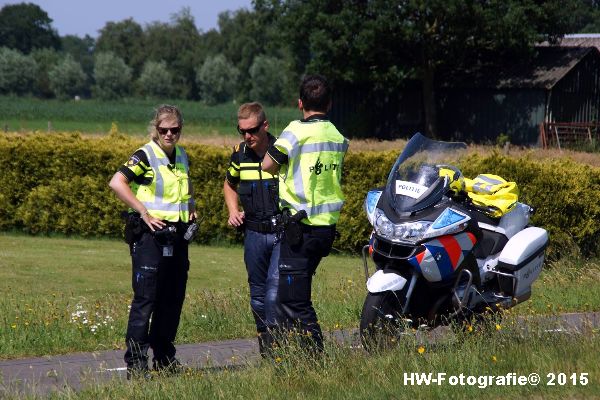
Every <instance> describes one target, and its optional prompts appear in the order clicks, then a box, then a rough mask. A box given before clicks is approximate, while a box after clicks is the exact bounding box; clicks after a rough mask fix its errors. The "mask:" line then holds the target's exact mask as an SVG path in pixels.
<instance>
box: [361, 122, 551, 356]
mask: <svg viewBox="0 0 600 400" xmlns="http://www.w3.org/2000/svg"><path fill="white" fill-rule="evenodd" d="M465 150H466V144H465V143H458V142H455V143H449V142H441V141H434V140H430V139H428V138H426V137H424V136H423V135H421V134H419V133H417V134H415V135H414V136H413V137H412V138H411V139H410V140H409V141H408V143H407V144H406V147H405V148H404V150H403V151H402V153H401V154H400V156H399V157H398V159H397V160H396V162H395V164H394V166H393V167H392V169H391V171H390V174H389V176H388V179H387V184H386V186H385V187H383V188H380V189H374V190H371V191H369V192H368V194H367V197H366V199H365V203H364V208H365V211H366V213H367V217H368V219H369V222H370V223H371V225H372V226H373V232H372V234H371V237H370V240H369V244H368V245H366V246H365V247H364V248H363V263H364V268H365V275H366V278H367V290H368V293H367V296H366V299H365V301H364V305H363V309H362V314H361V319H360V336H361V341H362V343H363V345H364V346H365V348H367V349H371V348H374V347H382V345H384V344H388V345H389V344H391V343H392V342H395V341H397V340H398V339H399V337H400V336H401V335H402V334H403V332H404V331H405V330H406V328H407V327H412V328H418V327H422V326H426V327H429V328H433V327H436V326H439V325H444V324H452V325H453V326H457V323H462V324H464V322H465V321H470V320H471V319H473V318H476V317H478V316H479V317H481V316H482V315H484V314H485V313H488V312H492V313H494V312H496V313H497V312H498V311H499V310H500V309H507V308H510V307H513V306H515V305H516V304H518V303H520V302H522V301H525V300H527V299H528V298H529V297H530V295H531V285H532V283H533V282H534V281H535V280H536V279H537V278H538V276H539V274H540V271H541V269H542V264H543V262H544V254H545V249H546V247H547V245H548V234H547V232H546V230H544V229H542V228H539V227H534V226H530V225H529V218H530V215H531V214H532V213H533V209H532V208H531V207H530V206H528V205H526V204H523V203H520V202H518V201H513V202H512V203H511V204H510V206H509V207H507V208H508V209H507V210H506V212H504V213H503V215H501V216H500V215H499V213H498V212H497V211H498V210H497V209H495V207H494V206H493V204H488V205H487V206H486V205H482V204H480V203H477V202H475V201H473V200H472V198H471V197H470V196H469V195H468V193H467V192H466V191H465V186H464V181H465V180H464V177H463V176H462V174H461V171H460V170H459V169H458V168H456V167H454V166H453V165H452V164H451V160H457V159H458V157H460V155H461V154H463V153H464V152H465ZM492 199H493V196H492ZM492 203H493V202H492ZM368 258H370V259H371V260H372V262H373V263H374V264H375V266H376V271H375V273H373V274H372V275H371V276H370V277H369V268H368ZM458 326H459V325H458Z"/></svg>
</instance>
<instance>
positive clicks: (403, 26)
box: [278, 0, 577, 136]
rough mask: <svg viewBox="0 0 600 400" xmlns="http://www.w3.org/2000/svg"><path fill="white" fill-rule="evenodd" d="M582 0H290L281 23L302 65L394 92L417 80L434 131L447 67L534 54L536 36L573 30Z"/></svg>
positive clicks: (429, 128)
mask: <svg viewBox="0 0 600 400" xmlns="http://www.w3.org/2000/svg"><path fill="white" fill-rule="evenodd" d="M576 2H577V0H560V1H559V0H549V1H536V0H487V1H464V0H395V1H390V0H370V1H356V0H337V1H332V0H307V1H300V0H287V1H283V2H282V4H283V6H284V10H283V12H282V18H280V19H279V23H278V26H279V29H280V30H281V31H282V33H283V35H284V37H286V38H287V42H288V43H290V46H291V47H292V50H293V51H292V54H293V56H294V59H295V61H296V62H295V65H296V68H297V69H298V70H299V71H300V70H302V68H304V71H317V72H321V73H324V74H325V75H327V76H328V77H330V78H332V79H333V80H337V81H338V82H340V81H341V82H364V83H368V84H370V85H372V86H373V87H374V88H376V89H384V90H387V91H393V90H397V88H398V87H399V86H400V85H402V84H403V82H404V81H406V79H409V78H412V79H418V80H419V81H420V82H421V85H422V92H423V99H424V110H425V125H426V133H428V134H429V135H430V136H435V135H436V132H437V129H436V115H435V110H436V107H435V104H436V100H435V87H436V84H439V83H440V78H441V77H442V76H440V74H439V73H440V72H443V73H444V75H443V76H447V77H451V76H452V74H453V72H455V71H466V70H470V71H472V70H473V69H474V68H478V67H481V66H483V65H485V64H493V63H496V64H497V63H502V62H507V60H511V59H514V58H515V57H517V58H525V57H528V56H530V55H531V54H532V53H533V46H534V44H535V43H536V42H538V41H540V40H542V39H550V40H553V39H556V38H557V37H558V36H560V35H561V34H564V33H565V32H568V31H569V30H570V28H571V27H572V26H573V17H572V16H571V15H570V14H569V12H570V11H569V10H570V9H571V6H574V4H575V3H576ZM304 66H305V67H304Z"/></svg>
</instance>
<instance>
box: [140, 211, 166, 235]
mask: <svg viewBox="0 0 600 400" xmlns="http://www.w3.org/2000/svg"><path fill="white" fill-rule="evenodd" d="M142 219H143V220H144V222H145V223H146V225H148V227H149V228H150V230H151V231H152V232H154V231H155V230H156V229H162V228H164V226H165V225H166V224H165V223H164V222H162V221H161V220H160V219H158V218H154V217H153V216H152V215H150V214H147V213H146V214H143V215H142Z"/></svg>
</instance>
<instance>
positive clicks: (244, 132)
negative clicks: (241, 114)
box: [237, 121, 265, 135]
mask: <svg viewBox="0 0 600 400" xmlns="http://www.w3.org/2000/svg"><path fill="white" fill-rule="evenodd" d="M264 123H265V121H262V122H261V123H259V124H258V125H256V126H255V127H254V128H250V129H242V128H240V126H239V125H238V126H237V131H238V133H239V134H240V135H245V134H246V133H249V134H251V135H256V134H257V133H258V131H259V130H260V128H261V127H262V126H263V124H264Z"/></svg>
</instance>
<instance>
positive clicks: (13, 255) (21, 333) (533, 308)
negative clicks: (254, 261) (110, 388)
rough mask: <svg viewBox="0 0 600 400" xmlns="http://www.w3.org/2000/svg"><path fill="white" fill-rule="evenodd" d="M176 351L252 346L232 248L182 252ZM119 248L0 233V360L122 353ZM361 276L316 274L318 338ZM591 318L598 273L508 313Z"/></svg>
mask: <svg viewBox="0 0 600 400" xmlns="http://www.w3.org/2000/svg"><path fill="white" fill-rule="evenodd" d="M190 261H191V269H190V278H189V282H188V291H187V297H186V302H185V305H184V310H183V315H182V323H181V329H180V330H179V334H178V339H177V340H178V342H179V343H194V342H201V341H207V340H215V339H229V338H240V337H252V336H253V335H254V329H253V326H254V325H253V320H252V317H251V315H250V312H249V305H248V296H249V294H248V287H247V283H246V271H245V267H244V264H243V252H242V249H241V248H239V247H205V246H196V245H193V246H191V247H190ZM130 270H131V266H130V258H129V254H128V249H127V246H126V245H125V244H124V243H122V242H120V241H115V240H99V239H73V238H46V237H31V236H24V235H11V234H0V349H2V350H1V351H0V358H14V357H24V356H38V355H44V354H60V353H68V352H72V351H90V350H98V349H108V348H122V347H123V335H124V329H125V325H126V318H127V313H128V306H129V303H130V300H131V285H130V279H131V277H130ZM364 295H365V288H364V274H363V271H362V263H361V260H360V259H359V257H357V256H347V255H331V256H330V257H327V258H326V259H324V260H323V262H322V263H321V265H320V266H319V269H318V273H317V276H316V278H315V281H314V290H313V300H314V303H315V307H316V309H317V312H318V314H319V318H320V320H321V323H322V325H323V328H324V329H325V330H334V329H339V328H354V327H356V326H357V325H358V320H359V316H360V310H361V307H362V302H363V300H364ZM599 310H600V265H599V263H598V262H597V261H587V262H570V263H569V262H566V261H562V262H561V263H560V264H555V265H552V266H551V268H550V269H547V270H545V271H544V272H543V273H542V275H541V279H539V280H538V282H537V283H536V285H535V286H534V294H533V296H532V299H531V301H529V302H527V303H525V304H522V305H520V306H519V307H517V308H515V309H514V311H515V313H517V314H547V313H550V314H552V313H556V312H567V311H599Z"/></svg>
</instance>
